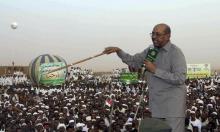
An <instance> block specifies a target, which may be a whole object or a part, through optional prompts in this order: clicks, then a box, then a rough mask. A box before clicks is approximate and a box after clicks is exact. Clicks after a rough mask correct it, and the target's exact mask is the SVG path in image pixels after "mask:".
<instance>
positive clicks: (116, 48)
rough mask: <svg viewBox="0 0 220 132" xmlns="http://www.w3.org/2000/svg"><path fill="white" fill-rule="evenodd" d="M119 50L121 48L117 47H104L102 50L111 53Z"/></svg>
mask: <svg viewBox="0 0 220 132" xmlns="http://www.w3.org/2000/svg"><path fill="white" fill-rule="evenodd" d="M119 51H121V49H120V48H118V47H106V48H105V50H104V51H103V53H105V54H111V53H114V52H119Z"/></svg>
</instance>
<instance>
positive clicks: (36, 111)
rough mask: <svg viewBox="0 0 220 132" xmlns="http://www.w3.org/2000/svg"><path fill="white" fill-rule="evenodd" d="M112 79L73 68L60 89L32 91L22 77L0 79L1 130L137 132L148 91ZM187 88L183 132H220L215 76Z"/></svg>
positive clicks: (218, 89)
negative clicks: (184, 131) (184, 127)
mask: <svg viewBox="0 0 220 132" xmlns="http://www.w3.org/2000/svg"><path fill="white" fill-rule="evenodd" d="M115 72H117V73H118V70H115ZM113 77H115V76H114V75H112V76H94V75H93V72H92V71H90V70H86V69H85V70H83V69H81V68H79V67H76V68H75V67H72V68H71V69H70V71H69V73H68V76H67V81H66V83H65V84H64V85H62V86H40V87H37V86H34V85H32V84H31V81H30V80H29V79H28V78H27V77H26V75H24V74H19V75H17V74H14V75H5V76H1V77H0V86H1V94H0V95H1V96H0V131H13V132H14V131H15V132H16V131H17V132H20V131H21V132H54V131H58V132H66V131H67V132H81V131H85V132H100V131H101V132H108V131H109V130H111V131H114V132H136V131H138V125H139V121H140V120H141V119H142V118H147V117H150V111H149V109H148V96H147V95H148V94H147V87H146V85H145V84H144V83H138V84H127V85H126V84H122V83H121V82H119V81H117V80H116V79H113ZM186 86H187V110H186V121H185V123H186V124H185V126H186V131H189V132H190V131H191V132H220V76H219V75H218V74H216V75H215V76H213V77H211V78H205V79H193V80H186ZM140 98H142V101H140ZM161 103H162V102H161ZM137 109H138V110H137Z"/></svg>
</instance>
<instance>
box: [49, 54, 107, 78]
mask: <svg viewBox="0 0 220 132" xmlns="http://www.w3.org/2000/svg"><path fill="white" fill-rule="evenodd" d="M104 54H105V53H100V54H97V55H94V56H92V57H89V58H86V59H83V60H80V61H77V62H74V63H72V64H69V65H66V66H63V67H59V68H57V69H53V70H51V71H49V72H47V73H46V74H49V73H52V72H55V71H59V70H62V69H65V68H68V67H70V66H73V65H76V64H79V63H82V62H84V61H87V60H90V59H93V58H96V57H99V56H101V55H104Z"/></svg>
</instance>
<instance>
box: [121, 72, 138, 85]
mask: <svg viewBox="0 0 220 132" xmlns="http://www.w3.org/2000/svg"><path fill="white" fill-rule="evenodd" d="M119 80H120V81H121V82H122V83H124V84H135V83H138V73H136V72H131V73H122V74H121V75H120V78H119Z"/></svg>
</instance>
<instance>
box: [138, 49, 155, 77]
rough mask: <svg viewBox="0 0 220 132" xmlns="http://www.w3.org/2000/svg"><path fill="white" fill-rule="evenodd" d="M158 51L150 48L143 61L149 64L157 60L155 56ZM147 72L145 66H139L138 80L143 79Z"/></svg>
mask: <svg viewBox="0 0 220 132" xmlns="http://www.w3.org/2000/svg"><path fill="white" fill-rule="evenodd" d="M158 51H159V49H158V48H156V47H151V48H149V50H148V52H147V55H146V57H145V60H147V61H150V62H154V61H155V60H156V58H157V54H158ZM146 71H147V69H146V67H145V64H142V66H141V71H140V76H139V77H140V79H143V78H144V73H145V72H146Z"/></svg>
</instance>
